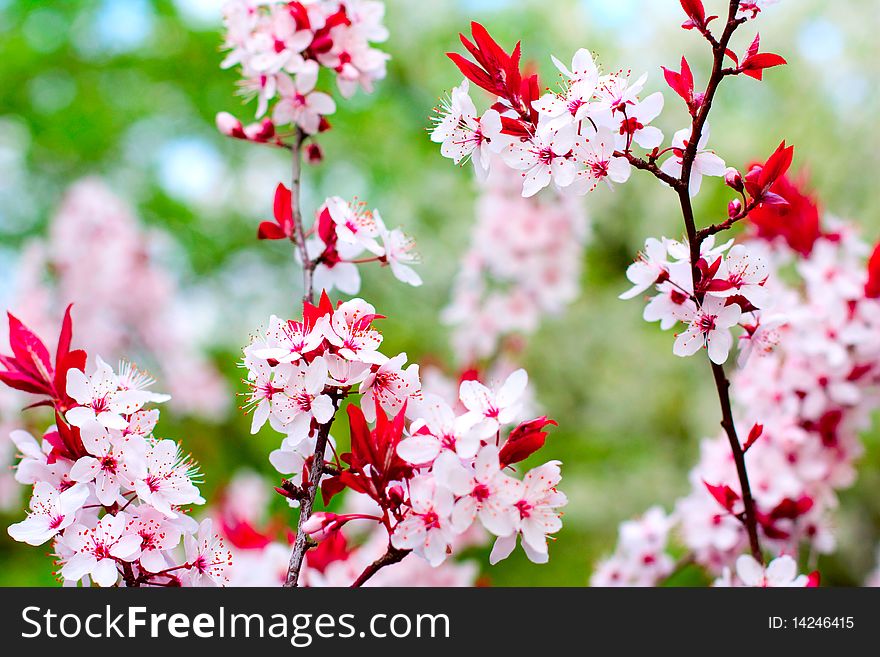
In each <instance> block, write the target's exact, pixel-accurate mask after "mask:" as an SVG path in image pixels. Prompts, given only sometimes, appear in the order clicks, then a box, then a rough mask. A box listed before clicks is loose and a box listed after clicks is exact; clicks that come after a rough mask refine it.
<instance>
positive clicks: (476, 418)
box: [459, 369, 529, 438]
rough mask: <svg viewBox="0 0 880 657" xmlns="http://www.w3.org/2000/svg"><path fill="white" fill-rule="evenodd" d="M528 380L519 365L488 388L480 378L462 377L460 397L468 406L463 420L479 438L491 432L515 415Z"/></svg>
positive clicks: (498, 428)
mask: <svg viewBox="0 0 880 657" xmlns="http://www.w3.org/2000/svg"><path fill="white" fill-rule="evenodd" d="M528 381H529V378H528V375H527V374H526V371H525V370H522V369H519V370H516V371H515V372H513V373H512V374H510V376H508V377H507V379H506V380H505V381H504V383H503V384H501V386H499V387H498V388H496V389H489V388H487V387H486V386H484V385H483V384H482V383H480V382H479V381H462V383H461V386H460V388H459V397H460V399H461V403H462V404H464V407H465V408H466V409H467V410H468V412H467V413H466V414H465V415H464V416H462V422H463V423H465V424H467V425H470V427H471V428H472V430H473V431H474V432H475V433H476V434H477V435H478V436H480V437H482V438H488V437H489V436H492V435H494V434H495V433H497V432H498V431H499V430H500V428H501V427H502V426H503V425H505V424H508V423H511V422H512V421H513V420H514V419H515V418H516V414H517V411H518V410H519V404H520V402H521V400H522V396H523V393H524V392H525V389H526V385H528Z"/></svg>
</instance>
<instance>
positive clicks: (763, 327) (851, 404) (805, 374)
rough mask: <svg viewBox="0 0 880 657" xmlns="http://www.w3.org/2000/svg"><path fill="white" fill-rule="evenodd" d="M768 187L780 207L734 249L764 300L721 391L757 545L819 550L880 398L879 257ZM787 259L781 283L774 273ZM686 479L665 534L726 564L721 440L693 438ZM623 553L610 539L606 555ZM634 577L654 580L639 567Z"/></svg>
mask: <svg viewBox="0 0 880 657" xmlns="http://www.w3.org/2000/svg"><path fill="white" fill-rule="evenodd" d="M772 189H773V190H775V192H776V193H778V194H780V195H781V196H782V197H783V198H784V200H785V201H786V204H785V205H779V206H774V207H773V208H772V209H768V211H767V212H761V213H758V214H757V215H756V216H757V217H758V219H757V220H756V221H754V222H753V225H752V227H751V234H752V236H751V239H750V240H749V241H747V242H746V243H745V245H744V247H745V248H746V249H748V252H750V253H754V254H756V256H758V257H760V260H761V261H762V262H763V263H764V267H765V269H766V272H767V273H769V274H770V276H769V278H768V280H767V283H766V285H765V286H764V287H767V288H768V290H767V301H768V303H767V304H766V305H765V306H762V311H761V312H762V316H756V317H755V318H754V319H750V320H748V321H741V323H742V325H743V327H744V330H743V333H742V334H741V336H740V338H739V340H740V343H741V350H742V351H741V353H742V354H743V356H742V357H741V359H740V369H739V370H738V371H737V372H736V373H735V374H734V376H733V378H732V381H731V396H732V398H733V401H734V404H735V405H734V412H735V419H736V424H737V426H738V427H739V429H740V435H742V436H743V449H744V450H745V452H746V455H745V458H746V464H747V466H748V471H749V479H750V481H751V491H752V495H753V497H754V499H755V504H756V507H757V519H758V528H759V532H760V536H761V538H762V545H763V546H764V547H765V548H767V549H769V550H770V551H771V552H772V553H773V554H777V555H784V554H796V553H797V551H798V549H799V548H800V547H801V546H803V545H807V546H809V547H810V549H811V550H812V551H813V552H815V553H829V552H831V551H833V550H834V549H835V546H836V538H835V536H834V531H833V517H832V513H833V511H834V509H835V508H836V506H837V500H838V494H837V493H838V491H839V490H841V489H843V488H846V487H848V486H850V485H851V484H852V483H853V482H854V480H855V477H856V470H855V464H856V461H857V459H858V458H859V456H860V455H861V454H862V452H863V447H862V444H861V441H860V440H859V432H860V431H862V430H863V429H864V428H865V427H866V426H868V425H869V422H870V416H871V414H872V413H873V412H874V411H875V410H876V409H877V407H878V405H880V395H878V384H880V370H878V367H880V339H878V337H877V336H878V335H880V299H878V297H880V288H877V287H876V286H877V282H878V281H880V264H878V261H877V260H876V259H872V260H869V262H868V264H867V267H866V264H865V256H866V255H867V254H868V253H869V248H868V246H867V245H866V244H865V243H864V242H863V241H862V240H860V239H859V238H858V236H857V235H856V234H855V232H854V231H853V229H852V227H851V226H849V225H847V224H844V223H841V222H839V221H836V220H833V219H827V220H826V222H825V224H826V225H825V226H818V225H816V223H815V222H814V221H813V220H812V217H813V216H814V215H815V213H816V207H817V204H816V202H815V200H814V199H811V198H810V197H809V195H808V194H807V193H806V192H805V191H804V190H803V189H802V188H801V187H799V186H798V184H796V183H795V182H794V181H793V180H791V179H789V178H782V179H780V180H779V181H778V183H777V184H776V185H775V186H773V187H772ZM773 215H778V216H785V217H787V218H789V219H790V223H788V224H785V223H783V222H782V221H778V222H776V221H775V220H774V221H771V219H772V218H773ZM774 226H777V227H778V229H779V230H773V227H774ZM798 227H800V230H798ZM734 248H736V247H734ZM872 263H873V264H872ZM792 265H794V271H795V272H796V274H797V277H796V280H795V281H794V282H793V283H791V284H787V283H785V282H784V278H783V277H779V276H776V275H775V274H776V272H778V271H780V270H782V269H791V268H792ZM690 479H691V483H692V490H691V492H690V494H688V495H687V496H686V497H684V498H682V499H680V500H679V501H678V502H677V504H676V507H675V513H674V514H673V518H674V522H675V525H676V528H677V533H678V534H679V536H680V538H681V541H682V542H683V544H684V546H685V547H686V548H687V549H688V550H689V552H690V553H691V554H692V555H693V557H694V558H695V559H696V561H697V562H698V563H699V564H701V565H703V566H705V567H706V568H708V569H709V570H710V572H714V573H716V574H717V573H723V572H724V570H725V569H728V572H729V570H730V569H731V568H732V567H733V566H734V562H735V561H736V559H737V557H738V556H739V555H741V553H742V551H743V549H744V547H745V546H746V543H747V539H746V535H745V531H744V529H743V526H742V524H741V522H740V520H739V518H740V517H741V514H742V511H743V501H742V491H741V489H740V486H739V482H738V477H737V473H736V468H735V465H734V462H733V459H732V458H731V454H730V449H729V446H728V441H727V437H726V436H724V435H721V436H718V437H717V438H714V439H710V440H705V441H704V442H703V444H702V447H701V455H700V460H699V463H698V464H697V466H696V467H695V468H694V469H693V471H692V472H691V475H690ZM625 552H626V546H625V545H624V544H623V541H621V544H620V546H619V547H618V553H617V554H616V555H615V557H614V559H615V560H616V559H619V558H620V555H621V554H622V553H625ZM742 558H743V559H745V557H742ZM780 559H782V557H780ZM789 559H790V558H789ZM777 561H779V559H778V560H777ZM774 563H775V562H774ZM747 568H750V570H748V571H747V572H749V573H752V572H753V571H755V569H754V567H751V566H749V567H747ZM789 570H791V572H792V573H794V570H793V569H790V568H788V567H787V566H786V572H788V571H789ZM769 572H770V571H769V568H768V577H770V575H769ZM636 577H641V578H644V579H645V580H647V581H649V582H650V581H651V580H652V578H653V581H654V583H657V582H659V581H660V580H661V579H662V578H659V577H654V573H653V571H651V570H650V569H644V568H643V569H641V570H640V572H639V574H638V575H637V576H636ZM792 577H793V575H792ZM739 579H740V580H741V581H743V582H746V581H752V580H754V579H756V578H755V577H750V576H749V575H746V576H743V573H740V576H739ZM771 579H772V578H771Z"/></svg>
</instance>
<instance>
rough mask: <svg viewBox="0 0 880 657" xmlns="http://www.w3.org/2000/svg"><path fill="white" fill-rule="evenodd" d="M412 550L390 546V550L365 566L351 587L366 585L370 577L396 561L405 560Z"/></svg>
mask: <svg viewBox="0 0 880 657" xmlns="http://www.w3.org/2000/svg"><path fill="white" fill-rule="evenodd" d="M410 552H411V550H398V549H397V548H396V547H394V546H393V545H389V546H388V551H387V552H385V554H383V555H382V556H381V557H379V558H378V559H376V560H375V561H374V562H373V563H371V564H370V565H369V566H367V567H366V568H364V572H362V573H361V574H360V575H358V578H357V579H356V580H355V581H354V583H353V584H352V585H351V588H358V587H360V586H363V585H364V582H366V581H367V580H368V579H370V578H371V577H372V576H373V575H375V574H376V573H378V572H379V571H380V570H382V569H383V568H384V567H385V566H390V565H392V564H395V563H399V562H400V561H403V559H404V557H406V555H408V554H409V553H410Z"/></svg>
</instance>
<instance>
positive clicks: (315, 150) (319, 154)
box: [305, 142, 324, 164]
mask: <svg viewBox="0 0 880 657" xmlns="http://www.w3.org/2000/svg"><path fill="white" fill-rule="evenodd" d="M305 155H306V162H308V163H309V164H320V162H321V161H322V160H323V159H324V153H323V151H322V150H321V147H320V146H318V144H316V143H314V142H312V143H311V144H309V145H308V146H306V153H305Z"/></svg>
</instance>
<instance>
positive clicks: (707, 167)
mask: <svg viewBox="0 0 880 657" xmlns="http://www.w3.org/2000/svg"><path fill="white" fill-rule="evenodd" d="M690 138H691V129H690V128H684V129H683V130H679V131H678V132H676V133H675V135H674V136H673V138H672V156H671V157H669V158H667V159H666V161H665V162H663V164H662V165H661V167H660V170H661V171H663V173H665V174H667V175H669V176H672V177H673V178H679V177H680V176H681V172H682V158H683V157H684V152H685V150H686V149H687V148H688V145H689V144H688V142H689V141H690ZM708 142H709V128H708V126H706V127H704V128H703V131H702V133H701V134H700V140H699V142H698V143H697V151H696V153H697V154H696V156H695V157H694V163H693V166H692V168H691V176H690V181H689V184H688V189H689V190H690V194H691V196H696V195H697V194H699V192H700V187H701V186H702V181H703V176H723V175H724V172H725V170H726V165H725V164H724V160H722V159H721V158H720V157H718V156H717V155H716V154H715V153H714V152H712V151H707V150H706V144H708Z"/></svg>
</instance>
